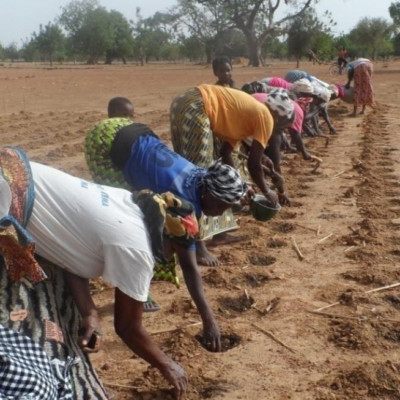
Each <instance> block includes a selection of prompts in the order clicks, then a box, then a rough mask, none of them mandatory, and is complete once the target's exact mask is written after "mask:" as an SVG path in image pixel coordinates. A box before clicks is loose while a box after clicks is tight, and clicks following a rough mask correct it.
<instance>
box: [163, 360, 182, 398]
mask: <svg viewBox="0 0 400 400" xmlns="http://www.w3.org/2000/svg"><path fill="white" fill-rule="evenodd" d="M160 371H161V373H162V375H163V377H164V378H165V379H166V380H167V381H168V382H169V383H170V384H171V385H172V386H173V387H174V395H175V399H176V400H180V399H182V398H183V395H184V394H185V392H186V390H187V386H188V378H187V375H186V372H185V370H184V369H183V368H182V367H181V366H180V365H179V364H178V363H177V362H175V361H173V360H170V361H169V362H168V364H167V365H165V366H164V367H163V368H161V369H160Z"/></svg>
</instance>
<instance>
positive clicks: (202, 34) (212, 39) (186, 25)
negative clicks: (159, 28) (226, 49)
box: [173, 0, 232, 63]
mask: <svg viewBox="0 0 400 400" xmlns="http://www.w3.org/2000/svg"><path fill="white" fill-rule="evenodd" d="M173 12H174V13H175V14H176V15H177V17H178V19H179V23H180V25H181V26H183V29H184V30H188V31H189V33H190V35H191V37H194V38H196V39H197V41H198V42H199V43H200V44H201V45H202V47H203V48H204V51H205V53H206V59H207V63H211V61H212V58H213V56H214V55H215V54H216V53H217V52H218V48H221V47H222V40H223V38H222V35H223V33H224V32H226V31H227V30H228V29H230V28H231V27H232V22H231V21H230V20H229V18H228V15H227V13H226V10H225V5H224V4H223V1H221V0H208V1H207V2H202V1H197V0H178V6H177V8H175V9H174V10H173Z"/></svg>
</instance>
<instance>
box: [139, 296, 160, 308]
mask: <svg viewBox="0 0 400 400" xmlns="http://www.w3.org/2000/svg"><path fill="white" fill-rule="evenodd" d="M160 309H161V307H160V306H159V305H158V304H157V303H156V302H155V301H154V300H153V299H152V297H151V296H150V295H148V296H147V300H146V301H145V302H144V303H143V312H154V311H158V310H160Z"/></svg>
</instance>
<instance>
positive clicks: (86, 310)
mask: <svg viewBox="0 0 400 400" xmlns="http://www.w3.org/2000/svg"><path fill="white" fill-rule="evenodd" d="M64 276H65V281H66V283H67V285H68V289H69V291H70V293H71V295H72V298H73V299H74V301H75V304H76V306H77V307H78V310H79V313H80V314H81V317H82V321H81V326H82V328H83V329H84V332H83V335H82V337H81V339H80V343H79V344H80V346H81V347H82V350H83V351H84V352H86V353H93V352H96V351H98V350H99V347H100V340H99V338H98V337H97V335H98V334H99V332H100V321H99V316H98V314H97V310H96V306H95V304H94V302H93V299H92V296H91V294H90V289H89V280H88V279H86V278H81V277H80V276H77V275H74V274H72V273H70V272H68V271H65V270H64ZM92 335H95V338H96V341H95V343H94V347H89V346H88V344H89V341H90V339H91V337H92ZM97 339H98V340H97Z"/></svg>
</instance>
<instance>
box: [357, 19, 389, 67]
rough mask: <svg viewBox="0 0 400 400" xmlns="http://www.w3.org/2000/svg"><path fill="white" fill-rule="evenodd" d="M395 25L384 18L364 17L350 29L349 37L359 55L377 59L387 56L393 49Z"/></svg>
mask: <svg viewBox="0 0 400 400" xmlns="http://www.w3.org/2000/svg"><path fill="white" fill-rule="evenodd" d="M392 29H393V27H392V25H391V24H389V22H387V21H386V20H384V19H383V18H363V19H361V20H360V21H359V22H358V24H357V25H356V27H355V28H353V29H352V30H351V31H350V34H349V39H350V41H351V42H352V43H353V45H354V46H356V48H357V54H355V56H357V57H361V56H364V57H369V58H371V59H373V60H374V59H375V58H376V57H378V56H386V55H388V54H389V53H390V52H391V51H392V50H393V46H392V44H391V41H390V38H391V34H392V31H393V30H392Z"/></svg>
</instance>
